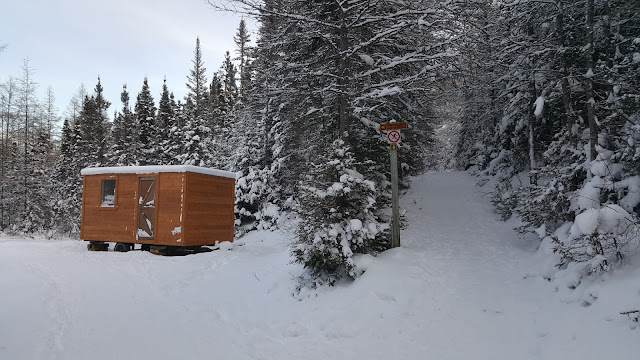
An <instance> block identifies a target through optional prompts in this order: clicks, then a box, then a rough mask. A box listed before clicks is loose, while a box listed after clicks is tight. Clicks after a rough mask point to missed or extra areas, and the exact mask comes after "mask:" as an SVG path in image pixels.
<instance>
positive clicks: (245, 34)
mask: <svg viewBox="0 0 640 360" xmlns="http://www.w3.org/2000/svg"><path fill="white" fill-rule="evenodd" d="M233 41H234V42H235V44H236V54H237V55H238V56H237V57H236V58H234V60H238V61H239V62H240V63H239V65H238V72H239V75H240V88H239V97H240V99H242V100H244V94H245V92H246V90H247V87H248V86H249V82H250V81H251V75H250V72H249V61H250V60H249V53H250V51H251V49H250V48H249V43H250V42H251V37H250V35H249V31H248V30H247V24H246V23H245V21H244V19H242V20H240V24H239V25H238V30H237V32H236V35H235V36H234V37H233Z"/></svg>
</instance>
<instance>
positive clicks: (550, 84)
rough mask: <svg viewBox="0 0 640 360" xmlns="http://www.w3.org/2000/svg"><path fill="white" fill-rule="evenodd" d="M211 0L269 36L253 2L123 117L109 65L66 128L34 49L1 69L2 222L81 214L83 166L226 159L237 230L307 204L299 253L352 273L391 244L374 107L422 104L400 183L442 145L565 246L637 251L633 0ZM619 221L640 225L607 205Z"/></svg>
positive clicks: (639, 183) (576, 258) (44, 221)
mask: <svg viewBox="0 0 640 360" xmlns="http://www.w3.org/2000/svg"><path fill="white" fill-rule="evenodd" d="M209 2H210V4H211V5H212V6H213V7H214V8H216V9H218V10H225V11H226V10H229V11H231V10H232V11H237V12H241V13H243V14H245V15H247V16H252V17H254V18H255V19H256V20H257V21H258V24H259V28H258V33H257V38H256V41H255V43H254V44H251V42H250V39H249V34H248V32H247V29H246V26H245V24H244V22H242V23H241V24H240V27H239V28H238V31H237V34H236V36H235V37H234V40H235V42H236V49H235V51H234V53H233V55H231V54H229V53H228V54H227V56H226V58H225V61H224V62H223V64H222V65H221V67H220V69H219V70H218V71H215V72H207V70H206V69H205V66H204V59H202V56H201V54H200V47H199V40H197V43H196V50H195V52H194V57H193V68H192V69H191V71H190V73H189V76H188V77H187V88H188V95H187V96H186V97H185V99H182V100H176V99H175V98H174V97H173V96H172V94H171V92H170V90H169V88H168V85H167V84H166V83H165V85H164V87H163V91H162V94H159V97H158V102H157V103H156V102H155V100H154V94H151V93H150V92H149V89H148V86H147V83H146V80H145V81H144V82H143V85H142V88H141V90H140V91H139V92H138V95H137V96H136V98H135V99H133V98H131V97H130V95H129V89H127V88H123V91H122V96H121V99H120V100H121V101H120V102H121V105H119V106H117V108H119V110H118V111H117V112H116V113H115V114H114V117H113V121H109V119H108V114H107V113H106V109H107V108H108V106H109V102H108V101H107V100H106V99H104V98H103V95H102V88H101V85H100V82H99V81H98V84H97V85H96V87H95V89H94V91H93V93H91V94H85V93H84V92H83V91H80V92H79V94H78V96H77V97H76V99H75V100H74V101H75V102H74V103H73V104H74V105H73V106H71V107H70V109H72V110H71V111H69V112H68V113H67V114H66V116H65V119H64V125H63V127H62V136H61V141H60V143H59V144H57V143H54V142H53V141H52V135H51V134H52V131H54V127H53V126H52V124H55V122H56V118H55V115H51V114H49V113H48V112H47V107H46V106H43V102H37V101H36V100H35V99H33V90H32V87H30V86H31V85H29V81H32V80H30V77H29V75H30V72H29V69H28V64H25V70H24V73H23V74H22V76H21V77H20V78H19V79H17V80H12V79H9V80H8V81H7V82H5V84H4V85H3V87H2V98H1V105H2V121H3V122H2V126H3V130H2V134H3V138H2V154H3V156H2V193H1V194H0V202H1V204H2V217H1V220H2V223H1V224H0V225H1V226H2V228H3V229H4V230H5V231H6V230H13V231H21V232H32V231H42V230H55V231H59V232H64V233H77V224H79V216H80V200H81V195H82V194H81V193H82V189H81V177H80V176H79V171H80V169H81V168H83V167H86V166H106V165H115V166H120V165H152V164H192V165H198V166H206V167H215V168H220V169H224V170H230V171H234V172H237V173H238V181H237V187H236V224H237V227H236V230H237V232H238V233H239V234H242V233H244V232H246V231H250V230H253V229H270V228H274V227H277V226H278V225H279V224H278V219H279V218H281V216H282V214H287V213H290V212H295V213H296V214H297V215H298V217H299V220H300V221H299V226H298V228H297V231H296V234H297V236H296V240H295V241H294V243H293V245H292V254H293V256H294V258H295V260H296V261H298V262H300V263H302V264H303V265H304V266H305V267H307V268H308V269H309V274H310V278H309V279H310V280H312V283H318V282H320V283H322V282H328V283H333V282H334V281H335V280H336V279H338V278H340V277H341V276H351V277H356V276H358V274H359V270H358V269H357V266H356V263H355V262H354V254H358V253H369V254H376V253H377V252H379V251H382V250H384V249H387V248H388V247H389V242H390V239H389V238H390V236H389V225H390V224H389V223H390V218H389V211H388V209H389V203H390V183H389V181H390V177H389V162H388V145H387V144H386V143H385V141H384V138H383V136H382V135H383V134H381V133H380V131H379V130H378V126H379V124H380V123H385V122H389V121H394V120H397V121H407V122H409V124H410V129H409V130H408V131H404V132H403V137H404V138H403V143H402V146H401V149H400V163H401V169H400V170H401V171H400V173H401V182H402V186H403V187H404V188H407V187H409V186H410V183H409V176H411V175H413V174H418V173H420V172H423V171H425V169H428V168H435V167H442V164H454V166H456V167H458V168H460V169H466V170H472V171H475V172H477V173H478V174H480V175H484V176H495V177H498V178H499V180H500V181H499V182H498V184H499V185H498V186H497V188H496V191H495V195H494V204H495V205H496V207H497V209H498V210H499V211H500V212H501V214H503V216H504V217H505V218H508V217H510V216H511V215H512V214H514V213H515V214H517V215H519V216H520V217H522V218H523V220H524V221H525V224H524V225H523V226H522V227H521V228H520V230H521V231H522V232H523V233H524V232H528V231H533V230H534V229H536V230H537V232H538V233H539V234H541V235H543V237H545V236H546V235H548V237H546V240H545V241H546V242H548V243H549V246H550V247H551V248H553V249H554V250H556V252H558V253H560V254H561V255H562V259H561V261H562V262H563V263H564V264H567V263H569V262H584V261H592V260H594V259H595V261H593V264H594V265H593V266H592V267H591V268H592V269H596V268H599V269H606V268H608V267H609V266H611V265H612V264H613V263H614V262H616V261H619V260H620V259H622V258H623V257H624V255H625V246H628V245H629V243H630V242H632V241H633V240H632V239H634V238H635V232H634V231H635V230H633V229H635V226H631V224H632V223H633V222H634V221H635V219H636V218H637V212H638V203H639V202H640V193H639V192H640V174H638V170H640V165H639V164H640V163H639V162H638V158H639V156H638V155H637V154H638V152H637V145H636V143H637V142H638V140H640V136H639V135H638V129H639V127H638V126H639V123H640V117H639V114H638V112H639V110H638V109H639V108H640V105H639V102H640V76H639V74H640V69H639V67H640V18H639V15H638V14H639V13H640V11H639V9H638V3H637V2H635V1H614V0H583V1H568V0H567V1H563V0H544V1H542V0H527V1H525V0H513V1H490V0H449V1H436V0H434V1H405V2H399V1H390V0H381V1H368V0H350V1H328V0H327V1H322V0H321V1H313V2H300V1H290V0H266V1H262V0H261V1H257V0H255V1H254V0H236V1H231V2H226V1H225V2H220V3H218V2H216V1H209ZM226 5H229V6H231V8H230V9H227V8H225V6H226ZM210 74H213V75H212V76H211V78H209V75H210ZM30 89H31V90H30ZM35 103H38V106H35V107H34V106H32V105H29V104H35ZM156 104H157V107H156ZM36 109H37V110H36ZM54 113H55V111H54ZM445 152H449V153H445ZM434 157H438V158H439V159H438V160H434ZM53 164H55V165H53ZM450 166H451V165H450ZM522 174H527V175H522ZM529 178H530V179H531V181H529ZM518 179H520V180H521V181H518ZM585 199H587V200H588V201H587V200H585ZM608 209H614V210H615V211H614V212H616V214H622V216H617V217H616V216H614V215H612V214H611V213H610V212H609V210H608ZM623 212H624V213H623ZM585 214H586V215H585ZM594 216H595V217H596V218H597V219H600V221H599V222H598V221H596V222H595V224H596V226H595V227H593V226H592V225H593V222H592V221H591V220H588V221H587V219H586V217H589V219H592V218H593V217H594ZM612 219H613V220H612ZM623 219H627V220H624V221H623ZM611 221H617V223H615V224H617V225H621V224H622V223H623V222H624V223H625V224H627V223H628V224H629V226H626V227H625V229H626V230H624V231H623V230H622V228H621V227H620V226H613V225H612V226H604V225H603V226H602V227H600V226H599V225H598V224H599V223H600V224H603V223H608V224H609V223H611ZM570 222H575V223H574V225H575V226H573V227H571V226H570V224H571V223H570ZM615 224H614V225H615ZM563 226H564V228H563ZM614 228H615V229H614ZM558 229H561V230H562V229H565V234H564V235H563V234H561V233H559V232H558V231H556V230H558Z"/></svg>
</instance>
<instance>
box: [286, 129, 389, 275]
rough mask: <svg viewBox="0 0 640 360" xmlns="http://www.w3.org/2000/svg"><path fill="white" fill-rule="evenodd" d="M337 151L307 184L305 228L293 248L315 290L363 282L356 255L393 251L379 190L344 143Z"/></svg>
mask: <svg viewBox="0 0 640 360" xmlns="http://www.w3.org/2000/svg"><path fill="white" fill-rule="evenodd" d="M332 145H333V146H332V147H331V148H330V149H328V150H327V151H326V152H324V153H322V154H319V156H318V160H317V161H316V162H315V164H313V168H312V169H311V171H310V174H309V175H308V176H307V177H306V178H305V179H304V181H303V183H302V184H301V191H300V197H299V201H300V205H299V208H298V213H299V215H300V218H301V222H300V226H299V229H298V238H297V241H295V243H294V244H293V247H292V253H293V255H294V257H295V261H296V262H298V263H300V264H302V265H304V267H305V268H307V269H308V270H309V275H310V276H311V278H312V279H313V282H314V283H315V284H324V283H328V284H330V285H332V284H334V283H335V281H336V280H338V279H339V278H341V277H342V276H344V275H347V276H350V277H353V278H355V277H357V276H358V275H359V271H358V270H357V269H356V263H355V261H354V254H356V253H360V254H376V253H377V252H379V251H382V250H385V249H387V248H388V246H389V236H388V234H389V231H388V230H389V226H388V224H387V223H382V222H380V221H379V218H378V216H377V214H375V213H374V210H375V209H376V207H375V205H376V197H377V191H376V185H375V184H374V182H372V181H370V180H367V179H365V178H364V176H363V175H362V174H361V173H360V172H358V171H357V170H356V167H357V165H358V164H357V163H356V162H355V160H354V159H353V154H352V153H351V152H350V150H349V147H348V146H347V145H346V144H345V143H344V141H343V140H341V139H338V140H336V141H334V142H333V144H332Z"/></svg>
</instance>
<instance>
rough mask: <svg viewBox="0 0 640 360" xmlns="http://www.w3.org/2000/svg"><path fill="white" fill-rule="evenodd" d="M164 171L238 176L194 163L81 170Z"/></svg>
mask: <svg viewBox="0 0 640 360" xmlns="http://www.w3.org/2000/svg"><path fill="white" fill-rule="evenodd" d="M163 172H192V173H199V174H205V175H213V176H220V177H226V178H232V179H235V178H236V174H235V173H232V172H230V171H224V170H218V169H209V168H203V167H199V166H192V165H148V166H114V167H89V168H84V169H82V170H80V174H81V175H100V174H157V173H163Z"/></svg>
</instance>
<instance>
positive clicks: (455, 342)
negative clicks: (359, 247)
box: [0, 173, 640, 360]
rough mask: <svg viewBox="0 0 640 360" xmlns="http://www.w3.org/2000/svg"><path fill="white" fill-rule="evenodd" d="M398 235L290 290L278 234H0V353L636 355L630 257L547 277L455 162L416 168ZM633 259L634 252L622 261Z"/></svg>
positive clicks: (636, 283) (637, 302)
mask: <svg viewBox="0 0 640 360" xmlns="http://www.w3.org/2000/svg"><path fill="white" fill-rule="evenodd" d="M402 201H403V207H404V208H405V209H406V210H407V220H408V224H409V225H408V227H407V228H406V229H405V230H403V231H402V247H401V248H399V249H394V250H391V251H387V252H386V253H384V254H381V255H380V256H378V257H377V258H375V259H371V261H370V263H369V266H368V268H367V271H366V272H365V273H364V274H363V275H362V276H361V277H360V278H359V279H358V280H356V281H355V282H350V283H347V282H343V283H341V284H339V285H338V286H336V287H333V288H323V289H321V290H318V291H314V292H311V291H303V292H302V293H300V294H299V295H296V296H292V294H293V293H294V290H295V286H296V280H295V278H296V277H297V276H298V275H299V274H300V273H301V272H302V269H301V268H300V267H299V266H298V265H293V264H291V263H290V261H291V258H290V256H289V252H288V248H287V244H288V242H289V238H290V237H291V235H288V234H286V233H284V232H276V233H271V232H258V233H252V234H249V235H248V236H245V237H244V238H242V239H239V240H237V241H236V243H235V246H234V247H233V248H232V249H231V250H229V251H227V250H218V251H214V252H211V253H203V254H197V255H189V256H184V257H161V256H155V255H152V254H150V253H146V252H140V251H134V252H129V253H116V252H112V251H110V252H107V253H101V252H88V251H87V250H86V243H83V242H79V241H38V240H28V239H10V238H1V239H0V359H214V358H222V359H322V360H326V359H335V360H339V359H387V360H388V359H438V360H442V359H461V360H474V359H487V360H496V359H509V360H514V359H580V360H583V359H607V358H615V359H639V358H640V338H639V336H640V328H635V327H634V324H635V323H633V322H632V321H631V320H629V319H628V318H627V317H626V316H623V315H620V314H619V312H621V311H625V310H633V309H634V307H635V309H637V308H640V269H639V266H637V264H635V265H634V264H629V265H626V266H625V267H623V268H622V269H619V270H616V271H614V272H613V273H612V274H610V275H607V276H608V277H609V279H608V281H606V282H602V283H597V284H592V283H589V284H588V285H581V286H579V287H578V288H577V289H575V290H570V289H565V288H563V287H560V288H559V287H558V282H549V281H546V280H544V279H542V278H540V277H537V276H525V275H527V274H532V273H534V272H535V269H536V268H537V267H536V266H534V265H533V264H534V262H535V261H536V259H537V257H536V256H539V255H536V254H535V249H536V247H537V241H534V240H531V241H526V240H519V239H518V238H517V236H516V234H515V233H514V232H513V231H512V230H511V227H512V226H513V224H509V223H502V222H500V221H498V219H497V216H496V215H494V214H493V213H492V211H491V207H490V204H489V201H488V198H487V197H483V196H482V190H480V189H478V188H476V187H475V186H474V181H473V179H472V178H471V177H469V176H468V175H466V174H464V173H435V174H429V175H424V176H420V177H417V178H416V179H415V180H414V185H413V189H412V190H411V191H410V192H409V193H408V194H406V195H405V196H404V197H403V199H402ZM632 260H634V259H632Z"/></svg>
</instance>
